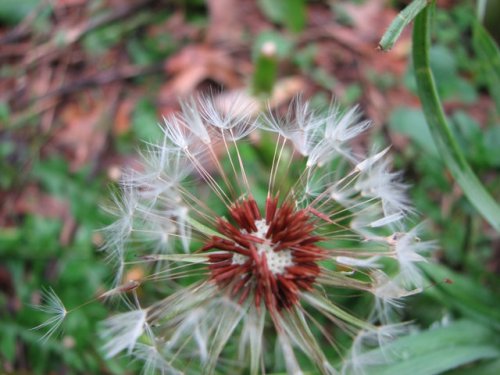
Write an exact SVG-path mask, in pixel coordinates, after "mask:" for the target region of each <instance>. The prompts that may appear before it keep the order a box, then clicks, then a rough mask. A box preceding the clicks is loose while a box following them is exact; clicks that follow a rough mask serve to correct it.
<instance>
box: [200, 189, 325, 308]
mask: <svg viewBox="0 0 500 375" xmlns="http://www.w3.org/2000/svg"><path fill="white" fill-rule="evenodd" d="M229 213H230V214H231V217H232V219H233V220H234V224H233V223H230V222H229V221H227V220H226V219H222V218H219V219H218V220H217V230H218V231H219V232H220V233H221V235H222V236H224V238H223V237H218V236H213V237H212V238H211V239H210V240H209V241H208V243H207V244H206V245H205V246H204V247H203V249H202V250H210V249H216V250H218V251H217V253H214V254H211V255H210V256H209V259H210V265H209V269H210V271H211V279H213V280H215V282H216V283H217V284H218V285H219V287H220V288H221V289H223V290H228V291H229V293H230V294H231V295H233V296H235V297H238V296H239V297H238V302H240V303H242V302H243V301H245V300H246V299H247V298H249V297H253V299H254V301H255V305H256V306H257V308H260V304H261V302H262V301H264V304H265V305H266V307H267V308H268V309H269V310H270V311H278V310H280V309H282V308H289V307H291V306H293V305H294V304H295V303H297V301H298V298H299V293H300V291H303V290H310V289H312V287H313V284H314V281H315V280H316V277H317V276H318V274H319V272H320V268H319V266H318V264H317V263H316V262H317V261H319V260H321V259H323V258H324V256H325V252H324V250H323V249H321V248H320V247H318V246H317V245H316V243H317V242H318V241H319V240H320V239H321V238H320V236H317V235H315V234H314V231H315V229H316V227H315V223H314V220H312V218H311V216H310V215H309V213H308V212H307V211H306V210H303V209H302V210H300V209H299V210H297V209H296V208H295V207H294V205H293V204H292V203H291V202H284V203H283V204H282V205H281V207H278V197H275V198H268V199H267V201H266V206H265V215H264V217H262V215H261V213H260V210H259V208H258V206H257V203H256V202H255V200H253V198H248V199H242V200H240V201H238V202H236V203H234V204H233V206H232V207H231V208H230V211H229Z"/></svg>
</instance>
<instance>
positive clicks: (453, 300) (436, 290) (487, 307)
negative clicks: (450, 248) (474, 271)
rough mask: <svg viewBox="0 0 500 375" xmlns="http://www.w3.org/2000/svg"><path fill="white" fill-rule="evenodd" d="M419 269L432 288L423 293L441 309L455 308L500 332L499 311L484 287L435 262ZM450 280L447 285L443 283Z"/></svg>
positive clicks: (493, 299)
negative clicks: (438, 304)
mask: <svg viewBox="0 0 500 375" xmlns="http://www.w3.org/2000/svg"><path fill="white" fill-rule="evenodd" d="M420 267H421V268H422V270H423V271H424V273H425V274H426V276H427V277H428V278H429V280H430V281H431V282H434V283H435V285H434V286H433V287H431V288H429V289H427V290H426V292H425V293H426V294H427V295H429V296H431V297H432V298H434V299H435V300H436V301H437V302H439V303H440V304H442V305H444V306H448V307H450V308H454V309H456V310H458V311H460V312H461V313H462V314H464V315H466V316H468V317H469V318H471V319H474V320H476V321H480V322H482V323H484V324H485V325H490V326H492V327H495V328H496V329H500V311H499V310H498V307H497V306H496V305H495V301H496V298H495V296H494V295H493V294H492V293H491V292H490V291H489V290H488V289H487V288H485V287H484V286H483V285H481V284H479V283H477V282H475V281H474V280H472V279H470V278H469V277H467V276H464V275H461V274H458V273H456V272H454V271H452V270H450V269H448V268H447V267H444V266H441V265H439V264H435V263H425V264H421V265H420ZM446 279H449V280H450V281H451V283H450V284H447V283H443V280H446Z"/></svg>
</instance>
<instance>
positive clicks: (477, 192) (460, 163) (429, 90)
mask: <svg viewBox="0 0 500 375" xmlns="http://www.w3.org/2000/svg"><path fill="white" fill-rule="evenodd" d="M429 30H430V24H429V15H428V9H427V8H424V10H422V11H421V12H420V14H419V15H418V16H417V17H416V18H415V25H414V28H413V62H414V64H415V75H416V78H417V88H418V95H419V97H420V100H421V102H422V107H423V109H424V114H425V117H426V119H427V123H428V125H429V128H430V131H431V134H432V136H433V138H434V141H435V142H436V145H437V147H438V150H439V151H440V153H441V155H442V157H443V160H444V161H445V164H446V165H447V167H448V168H449V169H450V172H451V174H452V175H453V177H454V178H455V180H456V181H457V183H458V184H459V185H460V187H461V188H462V190H463V191H464V193H465V195H466V196H467V198H468V199H469V201H470V202H471V203H472V204H473V205H474V207H475V208H476V209H477V210H478V211H479V213H480V214H481V215H482V216H483V217H484V218H485V219H486V220H487V221H488V222H489V223H490V224H491V226H492V227H493V228H495V229H496V230H497V231H500V207H499V206H498V204H497V203H496V202H495V201H494V199H493V198H492V197H491V195H490V194H489V193H488V192H487V191H486V189H485V188H484V186H483V185H482V184H481V182H480V181H479V179H478V178H477V177H476V175H475V174H474V172H473V171H472V169H471V168H470V166H469V164H468V163H467V160H466V159H465V156H464V154H463V152H462V150H461V149H460V147H459V146H458V144H457V142H456V140H455V138H454V136H453V134H452V132H451V129H450V127H449V125H448V123H447V121H446V118H445V115H444V111H443V108H442V106H441V102H440V99H439V96H438V93H437V88H436V84H435V81H434V76H433V74H432V71H431V68H430V65H429V45H430V36H429Z"/></svg>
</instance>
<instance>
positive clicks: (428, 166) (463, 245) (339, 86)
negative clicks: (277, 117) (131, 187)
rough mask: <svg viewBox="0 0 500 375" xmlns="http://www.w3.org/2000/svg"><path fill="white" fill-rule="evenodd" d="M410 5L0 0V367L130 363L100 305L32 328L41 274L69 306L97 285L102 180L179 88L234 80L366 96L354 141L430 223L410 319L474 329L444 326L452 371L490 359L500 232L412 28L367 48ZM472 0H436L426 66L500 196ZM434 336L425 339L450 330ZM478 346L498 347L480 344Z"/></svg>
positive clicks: (493, 7) (173, 106) (112, 368)
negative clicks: (463, 181)
mask: <svg viewBox="0 0 500 375" xmlns="http://www.w3.org/2000/svg"><path fill="white" fill-rule="evenodd" d="M408 3H409V1H398V0H392V1H390V0H366V1H363V0H351V1H343V0H330V1H328V0H325V1H320V0H317V1H305V0H258V1H252V0H208V1H202V0H177V1H175V0H173V1H167V0H0V373H18V374H49V373H50V374H72V373H95V374H97V373H99V374H101V373H102V374H124V373H128V374H135V373H138V372H139V367H138V366H137V369H136V368H135V367H134V366H135V365H134V364H132V365H129V364H128V362H127V359H124V358H117V359H113V360H105V359H104V358H103V356H102V354H101V353H100V351H99V345H98V343H99V342H98V340H97V339H96V337H97V336H96V324H97V322H98V321H100V320H102V319H104V318H105V317H106V316H107V311H108V310H107V308H106V307H105V306H104V305H102V304H101V303H93V304H89V305H88V306H85V307H83V308H81V309H79V310H77V311H75V312H74V313H72V314H70V315H69V316H68V319H67V321H66V322H65V323H64V325H63V332H62V333H61V334H60V335H58V336H57V335H56V336H54V337H52V338H51V339H50V340H48V341H47V342H46V343H42V342H41V341H40V340H39V339H40V338H41V337H42V336H43V334H44V332H43V331H36V330H29V328H32V327H34V326H36V325H38V324H40V323H42V322H43V321H44V319H46V318H47V317H46V316H45V315H44V314H43V313H41V312H39V311H36V310H34V309H33V308H32V307H31V305H37V304H39V303H40V299H41V287H42V286H52V287H53V288H54V290H55V291H56V293H57V294H58V295H59V296H60V298H61V299H62V300H63V301H64V303H65V304H66V306H67V307H68V308H73V307H76V306H78V305H80V304H82V303H83V302H85V301H87V300H90V299H92V298H93V297H94V296H95V295H97V294H98V293H99V292H100V291H103V290H105V289H106V287H107V285H109V283H110V281H111V279H112V276H113V275H112V273H111V270H110V268H109V267H108V265H107V264H106V262H105V259H104V258H105V256H104V255H103V254H102V253H100V252H99V251H98V249H99V245H100V244H101V243H102V238H101V236H100V233H99V232H98V231H96V230H97V229H99V228H102V227H103V226H105V225H106V224H108V223H109V222H110V220H111V218H109V217H108V216H107V214H106V213H105V212H104V211H103V210H102V209H100V206H101V205H102V204H103V202H105V201H106V200H107V199H108V198H109V191H110V186H111V188H112V187H113V186H114V185H116V183H117V182H118V181H119V179H120V175H121V171H122V169H123V168H125V167H130V166H134V164H136V163H137V162H136V160H137V157H138V156H137V155H138V152H137V151H138V150H139V149H140V148H141V147H142V144H143V142H144V141H151V140H155V139H158V137H159V136H160V134H161V130H160V128H159V127H158V123H159V122H160V121H161V115H167V114H169V113H171V112H174V111H176V110H178V99H179V98H184V97H187V96H189V95H193V94H196V93H202V92H213V93H215V95H218V93H220V92H226V93H231V92H240V91H242V90H244V91H245V92H247V93H249V94H253V95H255V96H256V97H258V98H261V99H266V98H270V100H271V105H272V106H273V107H276V108H277V109H278V110H279V109H280V108H286V105H287V103H288V102H289V100H290V99H291V98H292V97H294V96H295V95H297V94H302V95H303V96H304V97H306V98H310V99H311V100H312V103H313V104H314V105H315V106H318V107H322V106H325V105H328V104H329V103H330V102H331V100H332V98H335V99H336V100H337V101H338V102H339V103H340V104H341V105H343V106H351V105H355V104H359V105H360V107H361V109H362V110H363V112H364V114H365V116H366V117H367V118H370V119H371V120H372V121H373V127H372V128H371V130H370V131H369V134H368V135H367V136H366V137H365V138H363V139H362V143H363V147H365V148H368V149H370V148H371V147H372V145H373V144H378V145H392V152H393V154H394V157H395V161H394V163H395V165H396V167H397V168H400V169H403V170H404V171H405V174H404V179H405V181H407V182H409V183H410V184H411V189H410V193H411V196H412V198H413V202H414V204H415V206H416V208H417V210H418V211H419V213H420V214H421V217H422V218H427V219H428V221H427V224H428V225H427V229H428V233H426V234H425V238H426V239H437V240H438V242H439V249H438V250H437V251H436V252H435V253H434V254H432V258H433V259H434V263H432V264H427V265H424V267H423V271H424V273H425V274H426V276H427V278H428V285H429V286H428V288H427V289H426V290H425V292H424V293H423V294H422V295H419V296H417V297H412V298H410V299H408V301H407V302H408V303H407V305H406V307H405V309H404V311H403V312H402V318H403V319H405V320H412V321H414V322H415V323H416V324H417V325H418V326H419V327H421V328H422V330H423V331H424V332H425V331H426V330H427V329H429V328H431V329H432V327H436V326H446V324H448V323H447V322H450V321H460V322H462V323H463V322H466V323H463V324H465V327H466V328H467V330H468V331H467V332H465V331H462V332H457V334H456V335H455V336H450V337H447V338H446V340H447V341H446V342H450V341H451V342H453V343H454V344H453V345H455V346H456V347H457V348H460V349H461V350H463V353H465V354H463V355H464V356H467V355H469V357H467V358H469V359H468V360H466V361H462V362H461V363H460V366H458V365H456V366H449V371H450V372H449V373H453V374H485V375H487V374H495V373H500V359H499V358H500V354H498V347H499V346H498V338H497V337H498V329H499V327H500V303H499V302H498V301H500V283H499V282H498V281H499V273H500V237H499V234H498V233H496V232H495V231H494V229H493V228H492V227H491V226H489V225H488V223H487V222H486V221H484V220H483V219H482V217H481V216H480V215H479V214H478V213H477V211H475V209H474V208H473V207H472V205H471V204H470V203H469V202H468V201H467V199H466V198H465V197H464V195H463V193H462V190H461V189H460V187H459V186H458V185H457V184H456V182H454V180H453V178H452V177H451V174H450V173H449V172H448V170H447V168H446V167H445V166H444V163H443V161H442V159H441V157H440V152H439V150H438V148H437V147H436V146H435V144H434V141H433V139H432V136H431V133H430V132H429V131H428V129H427V127H426V123H425V118H424V115H423V113H422V110H421V106H420V101H419V99H418V96H417V95H416V82H415V78H414V75H413V71H412V62H411V56H410V55H411V27H409V28H407V29H406V30H404V31H403V34H402V35H401V37H400V39H399V40H398V42H397V43H396V44H395V46H394V47H393V48H392V49H391V50H390V51H387V52H382V51H380V50H379V49H378V48H377V46H378V42H379V41H380V38H381V37H382V35H383V34H384V32H385V30H386V29H387V27H388V26H389V24H390V23H391V21H392V20H393V19H394V18H395V17H396V16H397V14H398V12H399V11H401V10H402V9H403V8H404V7H405V6H406V5H408ZM499 4H500V2H499V1H496V0H490V1H488V2H487V7H486V10H487V11H486V12H485V15H486V16H485V21H484V22H485V25H486V27H487V28H489V30H490V32H491V34H492V36H493V37H494V38H497V43H498V38H500V34H499V30H500V28H499V27H498V24H499V23H500V7H499ZM475 9H476V2H474V1H466V0H463V1H462V0H459V1H452V0H442V1H439V2H438V6H437V8H436V10H435V12H434V14H433V34H432V35H433V46H432V48H431V51H430V52H431V55H430V56H431V66H432V69H433V71H434V74H435V77H436V81H437V85H438V90H439V94H440V96H441V99H442V101H443V105H444V109H445V112H446V114H447V116H448V119H449V123H450V125H451V127H452V130H453V134H454V136H455V138H456V139H457V141H458V142H459V144H460V146H461V148H462V151H463V152H464V154H465V156H466V158H467V160H468V162H469V163H470V165H471V166H472V168H473V170H474V171H475V172H476V174H477V175H478V176H479V178H480V180H481V181H482V182H483V183H484V184H485V186H486V188H487V189H488V190H489V191H490V192H492V194H493V195H494V196H495V198H496V199H497V201H498V198H499V196H500V184H499V181H500V175H499V173H498V172H499V169H500V151H499V149H500V117H499V110H500V108H496V106H495V100H494V97H493V95H490V94H489V93H490V91H491V90H490V89H489V88H488V85H489V84H490V82H491V80H492V77H490V76H488V75H487V74H485V71H484V69H483V68H484V61H482V60H481V58H480V57H478V54H477V53H475V50H474V48H473V44H472V40H471V28H472V24H473V22H474V20H475V18H476V16H475ZM499 64H500V62H499ZM499 82H500V81H499ZM133 272H137V274H138V275H140V274H141V272H142V271H141V269H136V270H133ZM127 277H128V278H132V276H130V275H128V276H127ZM443 280H446V281H447V282H443ZM350 309H351V310H353V311H356V303H355V302H353V305H352V306H350ZM429 332H431V333H432V331H429ZM462 334H463V335H465V336H464V337H465V338H464V339H462V341H460V340H459V339H460V337H459V336H460V335H462ZM467 335H468V336H467ZM429 337H430V338H429V339H426V341H425V345H424V347H425V346H427V347H430V348H433V345H434V346H435V347H436V348H437V349H439V347H440V345H442V343H443V340H445V338H443V337H441V336H440V337H439V340H441V341H439V340H438V339H435V340H436V341H435V342H434V344H433V342H432V340H434V339H433V338H432V336H429ZM470 338H473V339H470ZM429 340H430V341H429ZM453 340H455V341H453ZM456 340H458V341H456ZM483 347H484V348H490V349H492V351H489V352H488V351H487V350H486V349H485V350H486V352H487V353H489V354H488V355H484V354H483V355H481V354H480V353H478V354H473V350H476V351H478V348H483ZM437 349H436V350H437ZM485 350H483V351H482V353H485ZM495 350H496V352H495ZM474 353H475V352H474ZM491 353H493V354H491ZM495 353H497V354H496V355H495ZM457 363H458V362H457ZM414 373H415V374H418V373H419V372H418V371H417V372H414ZM422 373H424V372H422ZM428 373H429V372H428Z"/></svg>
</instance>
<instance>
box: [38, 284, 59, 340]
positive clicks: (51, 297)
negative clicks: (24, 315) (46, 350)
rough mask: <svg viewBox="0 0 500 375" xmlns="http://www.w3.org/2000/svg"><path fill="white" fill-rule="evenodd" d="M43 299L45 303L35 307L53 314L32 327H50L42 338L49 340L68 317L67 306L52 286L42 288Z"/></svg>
mask: <svg viewBox="0 0 500 375" xmlns="http://www.w3.org/2000/svg"><path fill="white" fill-rule="evenodd" d="M42 299H43V300H44V301H45V304H43V305H40V306H34V308H35V309H37V310H39V311H43V312H44V313H46V314H49V315H51V317H50V318H49V319H47V320H46V321H45V322H43V323H42V324H40V325H38V326H36V327H34V328H32V329H41V328H45V327H49V330H48V331H47V332H46V333H45V334H44V335H43V336H42V337H41V338H40V340H41V341H42V342H45V341H47V340H48V339H49V338H50V337H51V336H52V335H53V334H54V333H55V332H57V330H58V329H59V327H60V326H61V324H62V323H63V321H64V318H66V314H67V311H66V308H65V307H64V304H63V303H62V301H61V299H60V298H59V297H58V296H57V294H56V293H55V292H54V290H53V289H52V288H48V289H44V290H42Z"/></svg>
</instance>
